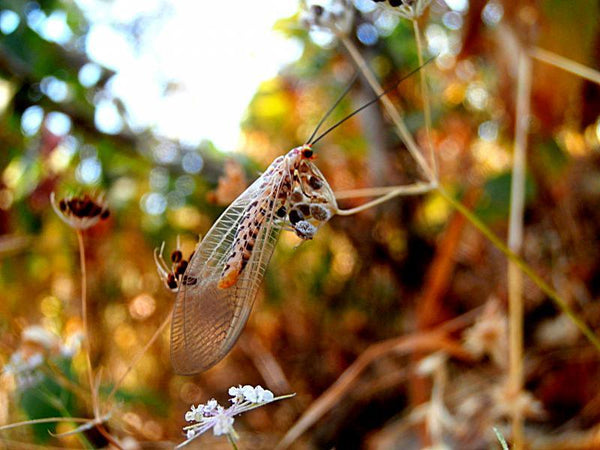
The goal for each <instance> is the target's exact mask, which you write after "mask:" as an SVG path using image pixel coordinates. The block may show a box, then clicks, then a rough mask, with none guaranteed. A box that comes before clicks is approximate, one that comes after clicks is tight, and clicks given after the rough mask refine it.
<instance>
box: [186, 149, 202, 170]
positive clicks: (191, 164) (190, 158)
mask: <svg viewBox="0 0 600 450" xmlns="http://www.w3.org/2000/svg"><path fill="white" fill-rule="evenodd" d="M181 167H183V170H184V171H186V172H187V173H191V174H196V173H199V172H200V171H201V170H202V167H204V159H202V156H200V155H199V154H198V153H196V152H188V153H186V154H185V155H183V158H181Z"/></svg>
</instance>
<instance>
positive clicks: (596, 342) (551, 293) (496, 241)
mask: <svg viewBox="0 0 600 450" xmlns="http://www.w3.org/2000/svg"><path fill="white" fill-rule="evenodd" d="M437 192H439V194H440V195H441V196H442V197H444V199H445V200H446V201H447V202H448V203H450V204H451V205H452V207H453V208H455V209H456V210H457V211H458V212H460V213H461V214H463V215H464V216H465V217H466V218H467V220H468V221H469V222H471V224H472V225H473V226H474V227H475V228H477V229H478V230H479V231H480V232H481V233H482V234H483V235H484V236H485V237H486V238H488V240H489V241H490V242H491V243H492V244H493V245H494V247H496V248H497V249H498V250H500V251H501V252H502V253H504V255H505V256H506V257H507V258H508V259H510V260H511V261H512V262H513V263H515V265H516V266H517V267H518V268H519V269H521V271H522V272H523V273H524V274H525V275H527V276H528V277H529V278H530V279H531V281H533V283H534V284H535V285H536V286H537V287H538V288H540V290H541V291H542V292H543V293H544V294H546V295H547V296H548V297H550V298H551V299H552V300H553V301H554V303H555V304H556V305H557V306H558V307H559V308H560V309H561V310H562V311H563V312H564V313H565V314H566V315H567V316H569V319H570V320H571V321H572V322H573V323H574V324H575V326H576V327H577V328H579V330H580V331H581V332H582V333H583V335H584V336H585V337H586V338H587V339H588V340H589V341H590V342H591V343H592V345H593V346H594V347H596V350H598V351H599V352H600V339H599V338H598V336H596V334H595V333H594V332H593V331H592V330H591V328H590V327H588V326H587V324H586V323H585V322H584V321H583V319H581V318H580V317H579V316H578V315H577V314H576V313H575V311H573V310H572V309H571V307H570V306H569V305H568V304H567V302H566V301H565V300H564V299H563V298H562V297H561V296H560V295H559V294H558V293H557V292H556V291H555V290H554V289H552V288H551V287H550V285H549V284H548V283H546V282H545V281H544V280H543V279H542V278H541V277H540V276H539V275H538V274H536V273H535V272H534V271H533V269H532V268H531V267H530V266H529V265H528V264H527V263H526V262H525V261H524V260H523V259H522V258H520V257H519V256H518V255H517V254H516V253H514V252H513V251H512V250H510V249H509V248H508V247H507V246H506V244H504V242H502V240H501V239H500V238H499V237H498V236H496V235H495V234H494V232H493V231H492V230H490V229H489V228H488V227H487V226H486V225H485V224H484V223H483V222H482V221H481V219H479V217H477V216H476V215H475V214H473V213H472V212H471V211H470V210H469V209H468V208H466V207H465V206H464V205H463V204H462V203H461V202H459V201H458V200H456V199H455V198H454V197H453V196H452V195H450V194H449V193H448V192H447V191H446V190H445V189H444V188H442V187H441V186H440V187H438V188H437Z"/></svg>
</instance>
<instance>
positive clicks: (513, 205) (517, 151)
mask: <svg viewBox="0 0 600 450" xmlns="http://www.w3.org/2000/svg"><path fill="white" fill-rule="evenodd" d="M518 58H519V59H518V61H519V62H518V86H517V111H516V124H515V127H516V129H515V141H514V152H513V167H512V179H511V193H510V199H511V201H510V217H509V225H508V248H509V249H510V250H511V251H513V252H514V253H515V254H519V252H520V250H521V247H522V245H523V211H524V209H525V166H526V151H527V135H528V130H529V112H530V102H529V99H530V96H531V60H530V59H529V56H528V55H527V54H526V53H525V51H523V50H521V51H520V54H519V56H518ZM508 312H509V372H508V389H509V392H510V393H511V395H513V396H514V398H515V399H516V398H517V397H518V395H519V394H520V393H521V390H522V389H523V273H522V272H521V271H520V270H519V268H518V267H517V266H516V264H515V263H514V262H512V261H510V260H509V261H508ZM516 403H518V402H516V401H515V404H516ZM512 434H513V448H514V449H515V450H521V449H523V447H524V437H523V415H522V411H521V410H520V409H518V408H515V409H514V410H513V411H512Z"/></svg>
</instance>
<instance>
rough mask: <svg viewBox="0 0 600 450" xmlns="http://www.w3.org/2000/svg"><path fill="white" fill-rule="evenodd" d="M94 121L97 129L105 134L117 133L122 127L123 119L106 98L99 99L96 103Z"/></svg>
mask: <svg viewBox="0 0 600 450" xmlns="http://www.w3.org/2000/svg"><path fill="white" fill-rule="evenodd" d="M94 123H95V124H96V128H97V129H98V130H99V131H101V132H102V133H106V134H117V133H119V132H120V131H121V130H122V129H123V119H122V118H121V115H120V114H119V110H118V109H117V107H116V105H115V104H114V103H113V102H111V101H108V100H101V101H100V102H98V104H97V105H96V113H95V115H94Z"/></svg>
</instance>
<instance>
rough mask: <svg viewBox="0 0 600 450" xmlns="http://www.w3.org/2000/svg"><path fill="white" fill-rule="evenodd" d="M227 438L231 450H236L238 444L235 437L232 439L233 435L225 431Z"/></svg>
mask: <svg viewBox="0 0 600 450" xmlns="http://www.w3.org/2000/svg"><path fill="white" fill-rule="evenodd" d="M227 439H228V440H229V443H230V444H231V448H233V450H238V446H237V445H236V444H235V439H233V436H232V435H231V433H227Z"/></svg>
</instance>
